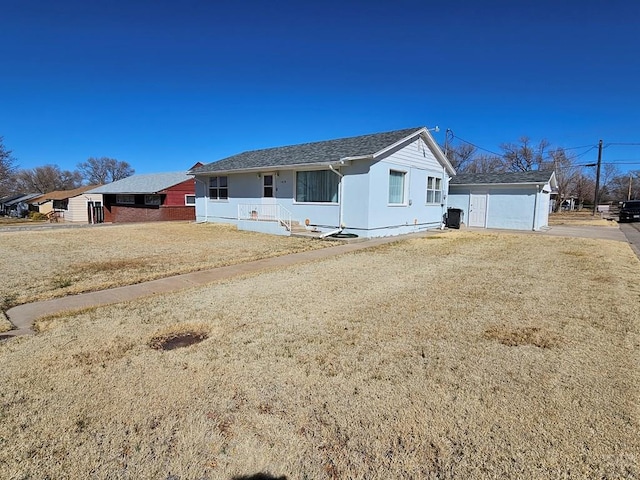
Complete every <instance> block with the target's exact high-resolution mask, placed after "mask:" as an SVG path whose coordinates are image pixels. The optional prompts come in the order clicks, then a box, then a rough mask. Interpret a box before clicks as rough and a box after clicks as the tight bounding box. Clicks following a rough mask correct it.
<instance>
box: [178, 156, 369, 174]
mask: <svg viewBox="0 0 640 480" xmlns="http://www.w3.org/2000/svg"><path fill="white" fill-rule="evenodd" d="M372 158H373V155H363V156H360V157H344V158H341V159H340V161H339V162H338V164H339V165H345V164H346V163H347V162H351V161H352V160H367V159H372ZM331 165H336V162H335V161H333V162H314V163H296V164H292V165H263V166H259V167H249V168H238V169H231V170H206V171H205V170H202V171H198V172H194V171H192V170H190V171H189V172H187V174H188V175H194V176H195V175H203V176H214V175H228V174H231V173H258V172H282V171H286V170H297V169H310V170H313V169H315V168H317V167H329V168H331Z"/></svg>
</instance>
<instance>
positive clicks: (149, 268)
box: [0, 222, 327, 310]
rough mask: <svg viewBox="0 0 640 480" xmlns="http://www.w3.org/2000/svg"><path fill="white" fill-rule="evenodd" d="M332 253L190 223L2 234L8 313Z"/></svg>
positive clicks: (2, 301)
mask: <svg viewBox="0 0 640 480" xmlns="http://www.w3.org/2000/svg"><path fill="white" fill-rule="evenodd" d="M326 245H327V244H326V243H325V242H318V241H312V240H307V239H299V238H289V237H278V236H273V235H262V234H257V233H252V232H242V231H238V230H236V228H235V227H232V226H229V225H221V224H195V223H188V222H150V223H143V224H123V225H101V226H96V227H90V228H70V229H67V228H56V229H37V230H27V231H25V230H16V231H12V232H0V258H2V259H3V261H2V263H0V278H2V283H1V284H0V309H4V310H6V309H7V308H9V307H11V306H14V305H20V304H23V303H28V302H33V301H37V300H45V299H49V298H54V297H62V296H65V295H72V294H76V293H81V292H88V291H96V290H103V289H106V288H112V287H117V286H121V285H131V284H134V283H139V282H143V281H147V280H154V279H157V278H162V277H166V276H169V275H176V274H180V273H187V272H193V271H197V270H204V269H208V268H214V267H220V266H224V265H231V264H235V263H241V262H247V261H251V260H257V259H260V258H267V257H273V256H278V255H283V254H286V253H293V252H299V251H304V250H308V249H312V248H322V247H324V246H326Z"/></svg>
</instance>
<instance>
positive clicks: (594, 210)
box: [592, 140, 602, 215]
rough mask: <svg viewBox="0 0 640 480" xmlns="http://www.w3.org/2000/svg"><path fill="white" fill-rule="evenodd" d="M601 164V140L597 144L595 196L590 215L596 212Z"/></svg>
mask: <svg viewBox="0 0 640 480" xmlns="http://www.w3.org/2000/svg"><path fill="white" fill-rule="evenodd" d="M601 163H602V140H600V142H598V166H597V168H596V192H595V195H594V196H593V213H592V215H595V214H596V211H597V210H598V200H599V198H598V190H600V164H601Z"/></svg>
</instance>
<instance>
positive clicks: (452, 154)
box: [445, 143, 478, 173]
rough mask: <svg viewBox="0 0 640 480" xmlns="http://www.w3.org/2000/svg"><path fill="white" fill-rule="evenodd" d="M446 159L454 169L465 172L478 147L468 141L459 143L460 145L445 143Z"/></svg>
mask: <svg viewBox="0 0 640 480" xmlns="http://www.w3.org/2000/svg"><path fill="white" fill-rule="evenodd" d="M445 153H446V155H447V159H448V160H449V162H450V163H451V165H452V166H453V168H455V169H456V172H458V173H462V172H465V171H466V169H467V167H468V166H469V164H470V163H471V162H473V159H474V157H475V156H476V154H477V153H478V149H477V148H476V147H474V146H473V145H470V144H468V143H461V144H460V145H457V146H453V145H447V148H446V152H445Z"/></svg>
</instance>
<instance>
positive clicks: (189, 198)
mask: <svg viewBox="0 0 640 480" xmlns="http://www.w3.org/2000/svg"><path fill="white" fill-rule="evenodd" d="M184 204H185V205H187V206H193V205H195V204H196V196H195V195H185V196H184Z"/></svg>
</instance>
